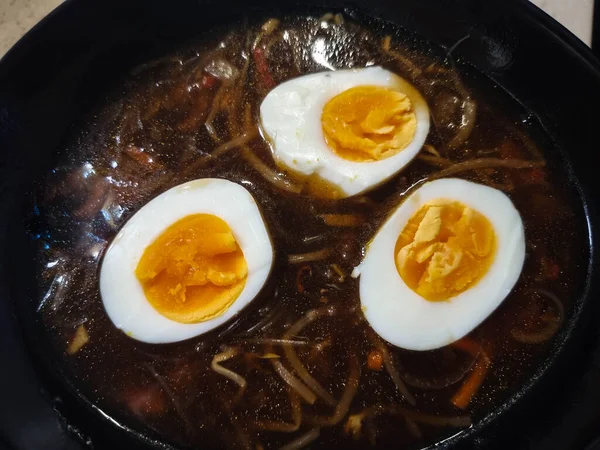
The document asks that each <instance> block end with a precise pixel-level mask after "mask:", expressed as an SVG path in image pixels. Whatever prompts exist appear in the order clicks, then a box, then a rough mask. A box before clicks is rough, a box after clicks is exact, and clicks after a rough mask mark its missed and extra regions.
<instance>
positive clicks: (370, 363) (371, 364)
mask: <svg viewBox="0 0 600 450" xmlns="http://www.w3.org/2000/svg"><path fill="white" fill-rule="evenodd" d="M367 367H368V368H369V369H371V370H377V371H379V370H381V369H382V368H383V355H382V354H381V352H380V351H379V350H377V349H373V350H371V351H370V352H369V356H367Z"/></svg>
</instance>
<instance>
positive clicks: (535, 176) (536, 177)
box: [528, 167, 546, 184]
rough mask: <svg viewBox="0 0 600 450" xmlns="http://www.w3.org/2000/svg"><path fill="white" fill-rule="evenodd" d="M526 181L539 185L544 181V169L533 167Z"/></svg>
mask: <svg viewBox="0 0 600 450" xmlns="http://www.w3.org/2000/svg"><path fill="white" fill-rule="evenodd" d="M528 178H529V179H528V181H529V183H530V184H539V183H543V182H544V181H546V172H545V171H544V169H541V168H539V167H535V168H533V169H531V170H530V171H529V177H528Z"/></svg>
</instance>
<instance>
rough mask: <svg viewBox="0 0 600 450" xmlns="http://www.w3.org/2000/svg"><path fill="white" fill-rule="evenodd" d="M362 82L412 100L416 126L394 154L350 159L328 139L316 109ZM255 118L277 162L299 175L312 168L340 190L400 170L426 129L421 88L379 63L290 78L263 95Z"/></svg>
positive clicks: (365, 186) (367, 185)
mask: <svg viewBox="0 0 600 450" xmlns="http://www.w3.org/2000/svg"><path fill="white" fill-rule="evenodd" d="M364 85H371V86H382V87H386V88H390V89H394V90H398V91H400V92H403V93H404V94H406V95H407V96H408V98H409V99H410V101H411V102H412V105H413V109H414V112H415V115H416V119H417V129H416V131H415V135H414V138H413V140H412V142H411V143H410V144H409V145H408V146H407V147H406V148H404V149H403V150H401V151H400V152H398V153H397V154H395V155H393V156H390V157H388V158H385V159H383V160H379V161H368V162H355V161H349V160H347V159H344V158H342V157H340V156H338V155H337V154H336V153H335V152H334V151H333V150H332V149H331V148H330V147H329V146H328V145H327V143H326V141H325V136H324V134H323V128H322V125H321V115H322V112H323V108H324V107H325V105H326V104H327V102H328V101H329V100H331V99H332V98H333V97H335V96H336V95H338V94H341V93H342V92H344V91H346V90H348V89H350V88H353V87H356V86H364ZM260 118H261V127H262V131H263V134H264V135H265V137H266V138H267V140H269V141H270V143H271V149H272V153H273V157H274V159H275V161H276V162H277V163H278V164H280V165H282V166H285V167H287V168H289V169H291V170H292V171H294V172H296V173H299V174H301V175H304V176H309V175H313V174H316V175H318V176H319V177H320V178H321V179H323V180H325V181H327V182H329V183H331V184H333V185H335V186H337V187H338V188H339V189H340V190H341V191H342V192H343V193H344V195H345V196H351V195H355V194H359V193H361V192H365V191H366V190H369V189H372V188H374V187H376V186H377V185H379V184H381V183H383V182H384V181H386V180H387V179H389V178H390V177H391V176H393V175H394V174H395V173H397V172H398V171H400V170H401V169H402V168H403V167H404V166H405V165H407V164H408V163H409V162H410V161H411V160H412V159H413V158H414V157H415V156H416V155H417V153H418V152H419V150H420V149H421V148H422V147H423V144H424V143H425V139H426V138H427V134H428V133H429V109H428V108H427V103H426V102H425V100H424V99H423V97H422V96H421V94H419V92H418V91H417V90H416V89H415V88H414V87H413V86H412V85H411V84H410V83H408V82H407V81H406V80H404V79H402V78H400V77H399V76H397V75H395V74H394V73H392V72H389V71H387V70H385V69H383V68H381V67H367V68H364V69H353V70H338V71H334V72H321V73H314V74H311V75H305V76H301V77H298V78H295V79H292V80H289V81H287V82H285V83H283V84H280V85H279V86H277V87H276V88H274V89H273V90H272V91H271V92H269V94H268V95H267V96H266V97H265V99H264V101H263V102H262V104H261V105H260Z"/></svg>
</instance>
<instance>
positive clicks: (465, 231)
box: [354, 178, 525, 350]
mask: <svg viewBox="0 0 600 450" xmlns="http://www.w3.org/2000/svg"><path fill="white" fill-rule="evenodd" d="M524 260H525V236H524V231H523V223H522V221H521V216H520V215H519V213H518V211H517V210H516V208H515V207H514V205H513V203H512V202H511V200H510V199H509V198H508V197H507V196H506V195H505V194H504V193H503V192H501V191H499V190H496V189H493V188H490V187H488V186H483V185H480V184H476V183H472V182H469V181H465V180H461V179H456V178H449V179H440V180H435V181H431V182H428V183H425V184H424V185H422V186H421V187H419V188H418V189H417V190H415V192H414V193H412V194H411V195H410V196H409V197H408V198H407V199H406V200H405V201H404V202H403V203H402V204H400V206H398V207H397V209H396V210H395V211H394V212H393V213H392V215H391V216H390V217H389V218H388V220H387V221H386V222H385V224H384V225H383V226H382V227H381V229H380V230H379V231H378V232H377V234H376V235H375V237H374V238H373V240H372V241H371V242H370V244H369V245H368V247H367V249H366V253H365V257H364V259H363V261H362V263H361V264H360V265H359V267H357V268H356V270H355V273H354V275H355V276H356V275H360V300H361V305H362V309H363V312H364V315H365V317H366V319H367V321H368V322H369V324H370V325H371V327H372V328H373V329H374V330H375V332H377V333H378V334H379V335H380V336H381V337H382V338H384V339H385V340H386V341H388V342H390V343H391V344H394V345H396V346H398V347H401V348H405V349H408V350H432V349H435V348H439V347H443V346H445V345H448V344H450V343H452V342H454V341H456V340H458V339H460V338H462V337H463V336H465V335H466V334H468V333H469V332H471V331H472V330H473V329H474V328H475V327H476V326H477V325H479V324H480V323H481V322H483V320H485V319H486V318H487V317H488V316H489V315H490V314H491V313H492V312H493V311H494V310H495V309H496V308H497V307H498V305H500V303H501V302H502V301H503V300H504V299H505V298H506V296H507V295H508V294H509V293H510V291H511V290H512V288H513V287H514V285H515V283H516V282H517V280H518V278H519V275H520V273H521V269H522V268H523V263H524Z"/></svg>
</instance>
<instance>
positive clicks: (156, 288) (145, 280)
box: [135, 214, 248, 323]
mask: <svg viewBox="0 0 600 450" xmlns="http://www.w3.org/2000/svg"><path fill="white" fill-rule="evenodd" d="M135 274H136V277H137V279H138V280H139V282H140V283H141V285H142V287H143V288H144V293H145V294H146V298H147V299H148V302H149V303H150V304H151V305H152V306H153V307H154V309H156V311H158V312H159V313H160V314H162V315H163V316H165V317H167V318H169V319H171V320H175V321H177V322H181V323H198V322H203V321H205V320H209V319H212V318H214V317H216V316H219V315H221V314H222V313H224V312H225V311H226V310H227V308H229V307H230V306H231V304H232V303H233V302H234V301H235V299H236V298H238V296H239V295H240V294H241V292H242V290H243V289H244V285H245V284H246V278H247V276H248V265H247V264H246V259H245V258H244V254H243V253H242V251H241V249H240V247H239V245H238V244H237V242H236V240H235V237H234V236H233V233H232V231H231V228H229V226H228V225H227V223H225V222H224V221H223V220H222V219H220V218H218V217H216V216H213V215H210V214H193V215H190V216H187V217H184V218H183V219H181V220H179V221H177V222H175V223H174V224H173V225H171V226H170V227H169V228H167V229H166V230H165V231H163V233H162V234H161V235H160V236H158V238H156V240H155V241H154V242H153V243H152V244H150V245H149V246H148V247H147V248H146V250H145V251H144V254H143V255H142V257H141V259H140V261H139V263H138V266H137V268H136V271H135Z"/></svg>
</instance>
